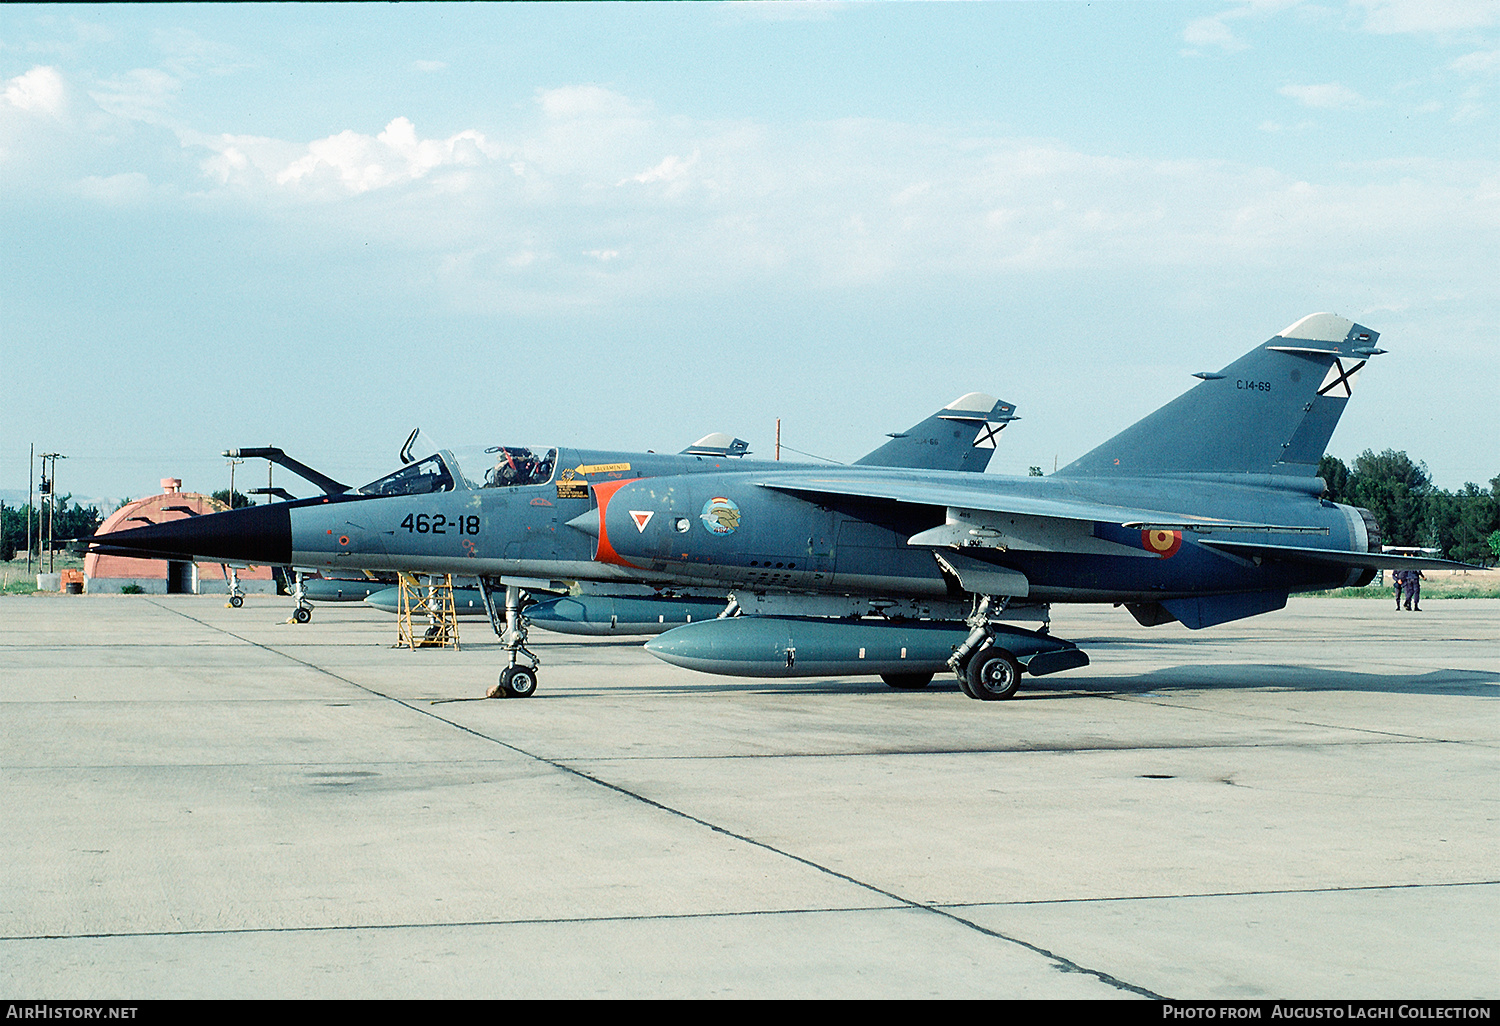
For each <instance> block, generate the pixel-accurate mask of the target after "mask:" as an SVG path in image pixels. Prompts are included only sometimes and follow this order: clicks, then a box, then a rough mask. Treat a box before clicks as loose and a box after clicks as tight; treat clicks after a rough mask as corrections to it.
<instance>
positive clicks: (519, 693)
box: [479, 577, 542, 698]
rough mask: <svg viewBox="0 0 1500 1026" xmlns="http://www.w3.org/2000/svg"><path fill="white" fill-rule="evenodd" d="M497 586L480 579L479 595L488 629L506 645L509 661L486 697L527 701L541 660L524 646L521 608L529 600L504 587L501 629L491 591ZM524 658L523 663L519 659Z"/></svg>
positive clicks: (534, 685) (520, 592)
mask: <svg viewBox="0 0 1500 1026" xmlns="http://www.w3.org/2000/svg"><path fill="white" fill-rule="evenodd" d="M496 583H498V582H493V581H491V580H490V579H489V578H485V577H481V578H479V595H480V597H481V598H482V599H484V608H485V612H487V613H489V615H490V626H491V627H493V628H494V629H495V633H496V634H497V635H499V637H500V644H501V645H503V646H505V650H506V652H507V653H508V654H509V658H510V662H509V665H507V666H506V667H505V669H503V670H501V671H500V680H499V681H498V682H497V683H496V684H495V686H494V687H492V688H490V690H489V692H488V693H487V694H486V695H485V697H486V698H530V697H531V696H532V695H534V694H536V683H537V681H536V671H537V667H539V666H541V664H542V661H541V660H540V659H538V658H537V657H536V653H534V652H532V651H531V650H530V649H529V648H527V647H526V628H527V624H526V618H525V617H524V616H522V615H521V606H522V604H523V603H525V602H526V600H527V598H528V597H529V596H528V595H527V594H526V592H525V591H523V590H522V589H521V588H518V587H516V586H515V585H513V584H509V585H502V587H504V588H505V620H504V625H503V626H502V623H501V620H500V616H499V613H498V612H497V611H496V609H495V597H494V589H495V586H496ZM523 657H524V658H525V659H526V661H527V662H526V663H525V664H522V663H521V662H520V660H521V659H522V658H523Z"/></svg>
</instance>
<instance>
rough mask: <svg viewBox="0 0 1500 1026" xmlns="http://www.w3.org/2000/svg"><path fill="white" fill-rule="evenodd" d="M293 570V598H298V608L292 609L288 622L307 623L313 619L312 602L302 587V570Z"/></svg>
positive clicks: (289, 568)
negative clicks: (308, 599)
mask: <svg viewBox="0 0 1500 1026" xmlns="http://www.w3.org/2000/svg"><path fill="white" fill-rule="evenodd" d="M287 569H288V570H291V571H292V598H294V599H296V600H297V608H296V609H293V610H292V618H291V619H290V620H288V621H287V623H307V621H309V620H311V619H312V603H310V602H308V601H307V591H306V589H304V588H303V587H302V571H301V570H293V569H292V568H291V567H288V568H287Z"/></svg>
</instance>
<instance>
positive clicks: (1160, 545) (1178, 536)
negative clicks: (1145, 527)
mask: <svg viewBox="0 0 1500 1026" xmlns="http://www.w3.org/2000/svg"><path fill="white" fill-rule="evenodd" d="M1141 547H1142V548H1143V549H1145V550H1146V551H1147V552H1154V553H1156V554H1157V555H1158V556H1160V557H1161V558H1162V559H1171V558H1172V557H1173V556H1175V555H1177V550H1178V549H1180V548H1182V532H1181V531H1142V532H1141Z"/></svg>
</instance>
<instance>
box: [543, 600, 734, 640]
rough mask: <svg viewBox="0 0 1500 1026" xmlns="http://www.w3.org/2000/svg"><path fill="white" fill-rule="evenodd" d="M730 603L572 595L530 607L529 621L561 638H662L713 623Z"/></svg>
mask: <svg viewBox="0 0 1500 1026" xmlns="http://www.w3.org/2000/svg"><path fill="white" fill-rule="evenodd" d="M726 603H727V600H726V599H694V598H676V599H673V598H654V597H649V596H646V597H638V596H633V595H576V596H571V595H570V596H568V597H566V598H559V599H552V600H551V601H548V602H539V603H537V604H536V605H534V606H528V607H527V609H526V619H527V620H529V621H530V622H531V624H532V625H533V626H535V627H540V628H541V629H542V630H545V631H554V632H556V633H558V634H587V635H629V634H641V635H644V634H661V633H663V632H665V631H669V630H671V629H672V628H674V627H680V626H682V625H683V624H689V623H694V622H697V621H700V620H712V619H713V618H714V617H716V616H718V615H719V614H720V613H721V612H723V611H724V606H725V605H726Z"/></svg>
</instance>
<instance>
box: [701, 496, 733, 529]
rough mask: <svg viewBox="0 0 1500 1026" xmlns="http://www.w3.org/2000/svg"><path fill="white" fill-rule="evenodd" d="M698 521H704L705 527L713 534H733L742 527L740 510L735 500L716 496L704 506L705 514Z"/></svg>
mask: <svg viewBox="0 0 1500 1026" xmlns="http://www.w3.org/2000/svg"><path fill="white" fill-rule="evenodd" d="M698 519H699V520H701V521H703V526H704V527H706V528H708V530H709V532H710V533H712V534H733V533H734V529H735V528H736V527H739V526H740V508H739V507H738V506H736V505H735V504H734V500H733V499H730V498H727V497H725V496H723V495H715V496H714V497H713V498H712V499H709V500H708V501H707V502H705V503H704V504H703V512H702V513H701V514H699V516H698Z"/></svg>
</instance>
